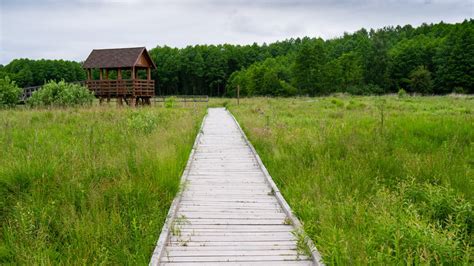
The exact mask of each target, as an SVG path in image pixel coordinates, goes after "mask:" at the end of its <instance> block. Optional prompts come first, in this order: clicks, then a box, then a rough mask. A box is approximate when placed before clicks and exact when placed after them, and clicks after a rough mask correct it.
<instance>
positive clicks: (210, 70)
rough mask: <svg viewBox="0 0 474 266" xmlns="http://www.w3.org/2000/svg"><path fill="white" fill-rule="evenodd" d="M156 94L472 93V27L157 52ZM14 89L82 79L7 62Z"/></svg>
mask: <svg viewBox="0 0 474 266" xmlns="http://www.w3.org/2000/svg"><path fill="white" fill-rule="evenodd" d="M149 52H150V55H151V57H152V58H153V60H154V61H155V62H156V65H157V67H158V69H157V70H155V71H153V72H152V76H153V78H154V79H155V80H156V93H157V94H158V95H164V94H166V95H168V94H205V95H209V96H235V94H236V89H237V86H239V87H240V93H241V95H243V96H254V95H255V96H256V95H274V96H292V95H325V94H329V93H333V92H348V93H351V94H383V93H391V92H397V91H398V90H400V89H404V90H406V91H408V92H418V93H423V94H445V93H450V92H453V91H454V92H460V93H474V20H473V19H469V20H465V21H464V22H462V23H456V24H446V23H443V22H441V23H438V24H423V25H421V26H419V27H416V28H415V27H412V26H410V25H406V26H397V27H384V28H382V29H377V30H374V29H371V30H366V29H361V30H359V31H357V32H354V33H351V34H349V33H346V34H344V35H343V36H341V37H339V38H334V39H330V40H323V39H321V38H309V37H305V38H296V39H287V40H284V41H279V42H275V43H271V44H263V45H258V44H252V45H230V44H223V45H195V46H188V47H185V48H171V47H168V46H157V47H155V48H153V49H151V50H150V51H149ZM2 76H10V78H11V79H13V80H15V81H16V83H17V84H18V85H19V86H22V87H24V86H32V85H40V84H43V83H44V82H45V81H48V80H60V79H64V80H65V81H76V80H82V79H84V78H85V73H84V71H83V70H82V69H81V65H80V63H77V62H72V61H63V60H29V59H15V60H13V61H12V62H11V63H9V64H8V65H6V66H0V78H1V77H2Z"/></svg>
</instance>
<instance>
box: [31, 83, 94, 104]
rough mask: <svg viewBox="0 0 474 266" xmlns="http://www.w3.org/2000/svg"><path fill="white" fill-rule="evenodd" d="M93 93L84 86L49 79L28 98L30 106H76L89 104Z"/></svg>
mask: <svg viewBox="0 0 474 266" xmlns="http://www.w3.org/2000/svg"><path fill="white" fill-rule="evenodd" d="M93 100H94V94H93V93H92V92H91V91H89V90H88V89H87V88H86V87H83V86H81V85H78V84H72V83H66V82H64V81H60V82H56V81H50V82H48V83H46V84H45V85H44V86H43V87H42V88H41V89H39V90H38V91H36V92H34V93H33V95H32V96H31V97H30V98H29V99H28V105H30V106H76V105H86V104H91V103H92V101H93Z"/></svg>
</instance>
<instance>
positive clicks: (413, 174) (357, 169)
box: [227, 95, 474, 265]
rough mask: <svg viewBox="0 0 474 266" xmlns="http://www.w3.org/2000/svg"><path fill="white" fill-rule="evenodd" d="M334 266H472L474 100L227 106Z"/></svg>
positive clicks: (356, 100)
mask: <svg viewBox="0 0 474 266" xmlns="http://www.w3.org/2000/svg"><path fill="white" fill-rule="evenodd" d="M227 106H228V108H229V109H230V110H231V111H232V113H233V114H234V115H235V116H236V118H237V119H238V121H239V122H240V123H241V125H242V127H243V128H244V130H245V131H246V133H247V135H248V137H249V139H250V140H251V141H252V143H253V144H254V146H255V148H256V149H257V151H258V153H259V154H260V156H261V158H262V160H263V162H264V163H265V165H266V166H267V168H268V170H269V172H270V174H271V175H272V177H273V178H274V180H275V182H276V183H277V185H278V186H279V188H280V189H281V190H282V193H283V195H284V197H285V198H286V199H287V200H288V202H289V204H290V205H291V206H292V208H293V210H294V211H295V213H296V215H297V216H298V217H299V218H300V219H301V221H302V222H303V224H304V229H305V231H306V233H308V235H309V236H310V237H311V238H312V239H313V241H314V242H315V244H316V246H317V247H318V249H319V251H320V252H321V253H322V255H323V259H324V261H325V262H326V263H328V264H342V265H365V264H377V265H380V264H471V265H472V263H473V262H474V257H473V256H474V255H473V244H474V236H473V234H474V233H473V232H474V211H473V205H474V171H473V170H474V98H473V97H449V96H446V97H407V98H401V99H400V98H398V97H396V96H384V97H350V96H343V95H342V96H338V97H325V98H296V99H268V98H254V99H244V100H241V104H240V105H239V106H236V103H235V101H232V102H231V104H227Z"/></svg>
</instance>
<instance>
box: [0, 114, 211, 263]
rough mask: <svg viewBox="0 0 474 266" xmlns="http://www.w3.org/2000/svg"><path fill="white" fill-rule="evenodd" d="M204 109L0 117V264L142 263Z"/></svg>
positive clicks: (11, 115) (157, 234)
mask: <svg viewBox="0 0 474 266" xmlns="http://www.w3.org/2000/svg"><path fill="white" fill-rule="evenodd" d="M205 109H206V108H205V106H204V105H200V106H195V107H194V108H193V106H190V105H189V106H188V107H187V108H162V107H161V108H160V107H148V108H138V109H131V108H116V107H115V105H113V107H112V106H110V107H107V106H104V107H97V106H93V107H90V108H66V109H59V108H58V109H38V110H35V109H24V110H22V109H21V108H18V109H16V110H3V111H2V110H0V226H1V227H0V264H9V263H12V264H25V265H37V264H46V265H48V264H65V265H69V264H81V265H90V264H132V265H136V264H140V265H144V264H148V262H149V259H150V257H151V253H152V251H153V249H154V245H155V243H156V241H157V239H158V236H159V233H160V231H161V227H162V225H163V223H164V220H165V217H166V214H167V212H168V208H169V205H170V203H171V201H172V199H173V197H174V196H175V194H176V192H177V191H178V189H179V181H180V175H181V172H182V170H183V169H184V166H185V164H186V161H187V158H188V155H189V152H190V150H191V147H192V144H193V141H194V138H195V136H196V134H197V131H198V128H199V126H200V123H201V121H202V118H203V116H204V114H205V112H206V111H205Z"/></svg>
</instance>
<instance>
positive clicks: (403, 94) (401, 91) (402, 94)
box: [398, 89, 407, 98]
mask: <svg viewBox="0 0 474 266" xmlns="http://www.w3.org/2000/svg"><path fill="white" fill-rule="evenodd" d="M406 96H407V92H406V90H404V89H399V90H398V98H405V97H406Z"/></svg>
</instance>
